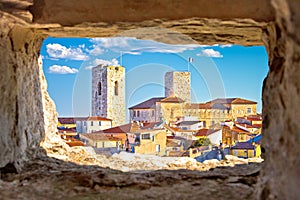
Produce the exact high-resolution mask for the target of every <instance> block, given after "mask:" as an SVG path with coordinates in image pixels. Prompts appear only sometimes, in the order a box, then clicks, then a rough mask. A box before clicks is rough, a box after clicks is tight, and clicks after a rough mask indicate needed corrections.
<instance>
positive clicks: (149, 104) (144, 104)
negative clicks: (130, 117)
mask: <svg viewBox="0 0 300 200" xmlns="http://www.w3.org/2000/svg"><path fill="white" fill-rule="evenodd" d="M163 99H165V97H155V98H151V99H148V100H146V101H144V102H142V103H139V104H137V105H135V106H132V107H130V108H129V109H150V108H153V109H154V108H155V106H156V102H160V101H161V100H163Z"/></svg>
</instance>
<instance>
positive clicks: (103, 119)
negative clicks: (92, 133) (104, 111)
mask: <svg viewBox="0 0 300 200" xmlns="http://www.w3.org/2000/svg"><path fill="white" fill-rule="evenodd" d="M87 121H112V120H111V119H108V118H105V117H99V116H90V117H88V118H87Z"/></svg>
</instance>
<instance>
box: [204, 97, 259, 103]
mask: <svg viewBox="0 0 300 200" xmlns="http://www.w3.org/2000/svg"><path fill="white" fill-rule="evenodd" d="M207 103H214V104H216V103H219V104H257V102H255V101H250V100H247V99H241V98H218V99H214V100H212V101H209V102H207Z"/></svg>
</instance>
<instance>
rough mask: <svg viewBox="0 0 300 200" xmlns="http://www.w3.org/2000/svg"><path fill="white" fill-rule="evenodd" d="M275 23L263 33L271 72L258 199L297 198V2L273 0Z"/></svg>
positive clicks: (266, 84) (299, 74)
mask: <svg viewBox="0 0 300 200" xmlns="http://www.w3.org/2000/svg"><path fill="white" fill-rule="evenodd" d="M272 5H273V6H274V8H275V12H276V21H275V23H274V25H273V26H272V27H270V28H269V29H267V30H266V35H265V36H266V38H265V41H267V42H266V45H267V47H268V52H269V66H270V71H269V74H268V76H267V78H266V79H265V81H264V87H263V141H262V145H263V152H265V153H264V158H265V162H264V167H263V168H262V173H261V176H260V185H259V186H258V198H259V199H299V196H300V190H299V180H300V179H299V177H300V170H299V166H300V159H299V156H300V146H299V144H300V123H299V119H300V107H299V102H300V35H299V32H300V13H299V8H300V2H299V1H293V0H287V1H282V0H272Z"/></svg>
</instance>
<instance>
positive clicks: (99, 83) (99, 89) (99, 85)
mask: <svg viewBox="0 0 300 200" xmlns="http://www.w3.org/2000/svg"><path fill="white" fill-rule="evenodd" d="M101 87H102V85H101V82H98V95H99V96H100V95H101V90H102V88H101Z"/></svg>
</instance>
